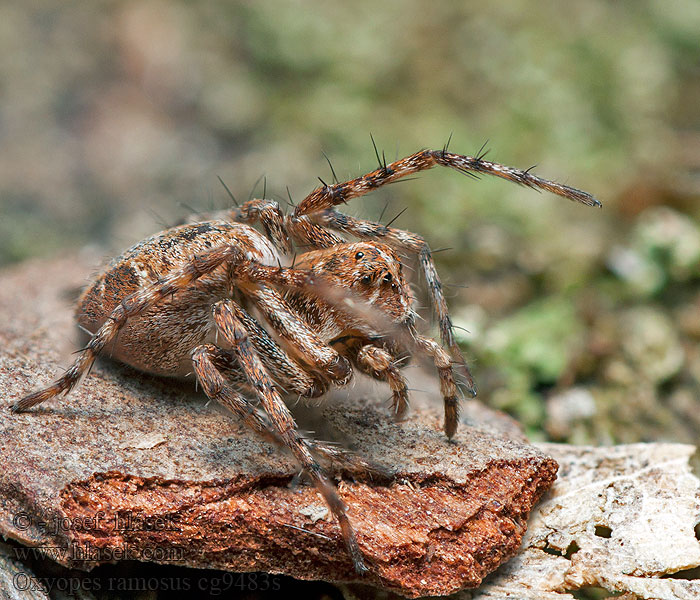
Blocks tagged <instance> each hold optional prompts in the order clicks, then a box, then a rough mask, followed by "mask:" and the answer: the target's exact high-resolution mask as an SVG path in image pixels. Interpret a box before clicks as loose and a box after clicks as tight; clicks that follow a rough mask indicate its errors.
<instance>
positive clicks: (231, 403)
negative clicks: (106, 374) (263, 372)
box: [190, 344, 391, 481]
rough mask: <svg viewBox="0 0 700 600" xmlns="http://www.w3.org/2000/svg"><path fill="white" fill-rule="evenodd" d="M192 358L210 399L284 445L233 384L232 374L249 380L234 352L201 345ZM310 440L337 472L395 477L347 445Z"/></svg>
mask: <svg viewBox="0 0 700 600" xmlns="http://www.w3.org/2000/svg"><path fill="white" fill-rule="evenodd" d="M190 357H191V359H192V365H193V367H194V372H195V375H196V377H197V381H198V382H199V384H200V385H201V386H202V389H203V390H204V393H205V394H206V395H207V397H208V398H210V399H211V400H214V401H216V402H219V403H220V404H222V405H223V406H224V407H226V408H227V409H229V410H230V411H231V412H233V413H234V414H235V415H237V416H238V417H239V418H241V419H242V420H243V422H244V423H245V424H246V425H247V426H248V427H250V428H251V429H252V430H253V431H255V432H256V433H257V434H259V435H261V436H262V437H263V438H265V439H267V440H268V441H271V442H273V443H274V444H275V445H278V446H279V445H283V443H282V441H281V440H280V438H279V437H278V436H277V435H276V433H275V430H274V428H273V427H272V425H271V424H270V422H269V421H268V420H267V419H266V418H265V417H264V416H263V415H261V414H260V412H259V411H258V410H257V409H256V408H255V406H254V405H253V404H252V403H251V402H250V401H249V400H247V399H246V398H245V397H244V396H243V395H242V394H241V393H240V392H238V391H237V390H236V389H235V386H234V385H232V384H231V381H232V379H231V378H232V377H234V378H235V383H236V384H237V385H240V383H242V382H241V381H240V379H243V380H244V381H243V383H247V379H246V378H245V375H244V374H243V372H242V371H241V370H240V368H238V362H237V361H236V359H235V357H234V356H233V355H232V353H231V352H229V351H227V350H224V349H222V348H219V347H217V346H215V345H214V344H203V345H201V346H197V348H195V349H194V350H193V351H192V353H191V354H190ZM306 441H307V443H308V444H309V445H310V446H311V448H312V449H313V451H314V452H315V453H316V454H317V455H318V456H319V458H321V459H324V460H325V461H326V462H327V463H328V464H329V465H330V466H332V467H333V468H334V469H335V471H336V472H342V473H347V474H349V475H351V476H353V477H357V478H359V479H369V480H371V481H389V480H390V479H391V474H389V473H387V472H386V470H384V469H381V468H380V467H378V466H377V465H372V464H370V463H368V462H367V461H365V460H363V459H362V458H360V457H359V456H357V455H356V454H353V453H352V452H350V451H348V450H345V449H344V448H340V447H337V446H334V445H332V444H328V443H326V442H322V441H317V440H313V439H307V440H306Z"/></svg>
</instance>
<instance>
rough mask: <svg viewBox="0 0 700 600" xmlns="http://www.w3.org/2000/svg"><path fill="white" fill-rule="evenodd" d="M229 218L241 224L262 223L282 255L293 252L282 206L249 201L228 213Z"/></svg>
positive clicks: (265, 201) (261, 201)
mask: <svg viewBox="0 0 700 600" xmlns="http://www.w3.org/2000/svg"><path fill="white" fill-rule="evenodd" d="M228 218H229V219H231V220H233V221H237V222H239V223H247V224H253V223H255V222H256V221H260V223H261V224H262V226H263V229H264V230H265V233H266V234H267V237H268V238H269V239H270V240H271V241H272V243H273V244H274V245H275V247H276V248H277V249H278V250H279V251H280V252H281V253H282V254H290V253H291V252H292V244H291V242H290V240H289V234H288V233H287V228H286V226H285V217H284V215H283V214H282V211H281V209H280V205H279V204H278V203H277V202H275V201H274V200H257V199H254V200H248V201H247V202H244V203H243V204H241V206H239V207H237V208H234V209H233V210H231V211H230V212H229V213H228Z"/></svg>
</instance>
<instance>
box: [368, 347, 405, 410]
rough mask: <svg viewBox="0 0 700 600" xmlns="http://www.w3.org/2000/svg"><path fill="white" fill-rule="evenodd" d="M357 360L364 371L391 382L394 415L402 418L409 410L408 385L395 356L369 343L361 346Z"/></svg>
mask: <svg viewBox="0 0 700 600" xmlns="http://www.w3.org/2000/svg"><path fill="white" fill-rule="evenodd" d="M356 360H357V365H358V367H359V368H360V369H362V371H364V372H365V373H367V374H368V375H370V376H372V377H374V378H376V379H379V380H382V381H386V382H387V383H388V384H389V387H390V388H391V393H392V409H393V412H394V416H395V418H396V420H397V421H400V420H402V419H403V418H404V417H405V416H406V412H407V411H408V387H407V386H406V380H405V379H404V378H403V376H402V375H401V371H399V368H398V366H397V364H396V361H395V360H394V357H392V355H391V354H389V353H388V352H387V351H386V350H384V349H383V348H378V347H377V346H372V345H371V344H367V345H365V346H363V347H362V348H360V351H359V352H358V353H357V359H356Z"/></svg>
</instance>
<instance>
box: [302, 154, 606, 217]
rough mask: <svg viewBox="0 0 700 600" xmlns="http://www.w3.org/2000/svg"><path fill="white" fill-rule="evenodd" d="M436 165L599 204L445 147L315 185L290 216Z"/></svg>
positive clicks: (551, 183)
mask: <svg viewBox="0 0 700 600" xmlns="http://www.w3.org/2000/svg"><path fill="white" fill-rule="evenodd" d="M437 165H440V166H443V167H450V168H451V169H455V170H457V171H460V172H461V173H464V174H465V175H472V176H476V175H479V174H482V173H483V174H486V175H494V176H496V177H501V178H503V179H507V180H508V181H512V182H513V183H517V184H520V185H524V186H526V187H529V188H533V189H539V190H545V191H547V192H551V193H553V194H557V195H558V196H563V197H564V198H569V199H570V200H575V201H576V202H581V203H582V204H586V205H588V206H600V202H598V200H596V199H595V198H594V197H593V196H591V195H590V194H588V193H586V192H583V191H581V190H577V189H576V188H572V187H569V186H567V185H563V184H561V183H557V182H555V181H548V180H547V179H542V178H540V177H537V176H536V175H533V174H532V173H531V172H530V171H521V170H519V169H514V168H512V167H506V166H504V165H500V164H498V163H494V162H491V161H488V160H483V157H480V156H477V157H475V156H463V155H461V154H453V153H452V152H447V151H446V150H444V149H443V150H421V151H419V152H416V153H414V154H411V155H410V156H407V157H406V158H402V159H400V160H397V161H395V162H393V163H391V164H388V165H384V166H383V167H380V168H379V169H376V170H375V171H372V172H371V173H367V174H366V175H363V176H362V177H358V178H356V179H351V180H350V181H344V182H342V183H336V184H333V185H323V186H322V187H318V188H316V189H315V190H314V191H312V192H311V193H310V194H309V195H308V196H306V198H304V199H303V200H302V201H301V203H300V204H299V205H297V207H296V208H295V209H294V214H293V217H295V218H298V217H301V216H303V215H310V214H312V213H315V212H317V211H319V210H324V209H326V208H332V207H334V206H338V205H339V204H345V203H346V202H347V201H348V200H350V199H352V198H357V197H358V196H363V195H364V194H367V193H368V192H371V191H372V190H374V189H376V188H378V187H381V186H383V185H386V184H387V183H393V182H394V181H398V180H399V179H401V178H402V177H406V176H408V175H413V174H414V173H418V172H420V171H424V170H426V169H431V168H432V167H435V166H437Z"/></svg>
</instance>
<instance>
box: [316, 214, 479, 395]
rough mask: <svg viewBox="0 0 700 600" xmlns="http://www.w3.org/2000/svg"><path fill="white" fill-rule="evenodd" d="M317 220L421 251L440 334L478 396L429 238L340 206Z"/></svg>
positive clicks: (364, 237)
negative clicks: (346, 211)
mask: <svg viewBox="0 0 700 600" xmlns="http://www.w3.org/2000/svg"><path fill="white" fill-rule="evenodd" d="M310 218H311V219H312V220H313V221H314V222H315V223H317V224H319V225H321V226H322V227H328V228H330V229H333V230H336V231H340V232H343V233H348V234H350V235H353V236H355V237H357V238H359V239H362V240H369V241H380V242H383V243H385V244H388V245H389V246H391V247H393V248H396V249H397V250H402V251H406V252H410V253H412V254H417V255H418V259H419V261H420V264H421V268H422V270H423V274H424V276H425V280H426V282H427V284H428V292H429V294H430V300H431V303H432V305H433V309H434V310H435V314H436V315H437V319H438V325H439V328H440V337H441V339H442V342H443V344H445V346H447V347H448V348H449V349H450V352H451V353H452V357H453V359H454V361H455V363H456V365H457V366H458V367H459V369H460V371H461V375H462V377H463V379H464V383H465V384H466V389H467V392H468V393H469V394H470V395H471V396H472V397H473V396H476V385H475V384H474V380H473V378H472V375H471V373H470V371H469V368H468V367H467V364H466V362H465V360H464V357H463V356H462V351H461V350H460V348H459V346H458V344H457V342H456V340H455V337H454V333H453V331H452V319H451V318H450V314H449V312H448V310H447V301H446V300H445V294H444V292H443V289H442V282H441V281H440V276H439V275H438V272H437V269H436V268H435V262H434V261H433V256H432V253H431V251H430V247H429V246H428V243H427V242H426V241H425V239H424V238H423V237H422V236H420V235H418V234H416V233H412V232H410V231H405V230H403V229H396V228H394V227H387V226H385V225H381V224H380V223H373V222H372V221H365V220H362V219H356V218H354V217H350V216H348V215H345V214H343V213H341V212H338V211H337V210H333V209H328V210H322V211H319V212H317V213H315V214H314V215H312V217H310Z"/></svg>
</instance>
